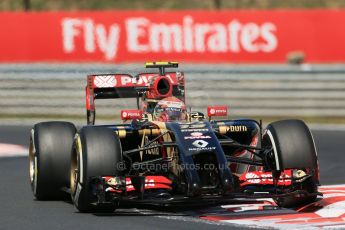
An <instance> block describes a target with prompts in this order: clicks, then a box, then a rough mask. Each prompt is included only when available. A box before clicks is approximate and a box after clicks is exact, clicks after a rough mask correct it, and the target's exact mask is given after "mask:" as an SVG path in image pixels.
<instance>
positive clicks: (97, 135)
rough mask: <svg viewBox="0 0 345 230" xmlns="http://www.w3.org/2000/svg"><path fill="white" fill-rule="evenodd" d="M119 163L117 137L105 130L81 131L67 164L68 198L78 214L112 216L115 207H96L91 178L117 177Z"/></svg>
mask: <svg viewBox="0 0 345 230" xmlns="http://www.w3.org/2000/svg"><path fill="white" fill-rule="evenodd" d="M121 161H122V149H121V142H120V140H119V137H118V136H117V135H116V134H115V133H114V132H113V131H112V130H111V129H109V128H104V127H92V126H90V127H84V128H82V129H81V130H80V133H79V135H77V137H76V140H75V147H74V152H73V155H72V161H71V171H70V173H71V174H70V177H71V180H70V181H71V185H70V187H71V195H72V200H73V203H74V205H75V207H76V208H77V209H78V210H79V211H80V212H113V211H114V210H115V208H116V205H115V204H108V205H105V206H96V205H94V204H93V203H95V202H97V197H96V196H95V195H94V194H93V192H92V189H91V183H90V182H91V181H90V178H91V177H97V176H107V175H108V176H118V175H120V173H121V172H120V171H119V170H118V169H117V164H118V163H119V162H121Z"/></svg>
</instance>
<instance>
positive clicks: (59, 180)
mask: <svg viewBox="0 0 345 230" xmlns="http://www.w3.org/2000/svg"><path fill="white" fill-rule="evenodd" d="M75 133H76V128H75V126H74V125H73V124H72V123H69V122H58V121H56V122H42V123H38V124H36V125H35V126H34V127H33V129H32V130H31V136H30V147H29V175H30V184H31V188H32V191H33V194H34V196H35V197H36V199H37V200H49V199H63V198H65V195H66V194H65V193H64V192H62V190H61V188H63V187H66V188H67V187H68V186H69V170H68V169H69V165H70V160H71V155H72V146H73V140H74V135H75Z"/></svg>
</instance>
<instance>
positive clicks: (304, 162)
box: [263, 120, 319, 208]
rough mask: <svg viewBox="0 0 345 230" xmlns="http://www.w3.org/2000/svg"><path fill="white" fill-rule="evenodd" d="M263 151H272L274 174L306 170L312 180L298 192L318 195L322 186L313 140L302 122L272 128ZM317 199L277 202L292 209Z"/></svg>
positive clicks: (310, 197)
mask: <svg viewBox="0 0 345 230" xmlns="http://www.w3.org/2000/svg"><path fill="white" fill-rule="evenodd" d="M263 147H265V148H267V147H268V148H270V147H271V148H272V150H273V155H274V156H273V158H272V160H271V162H270V165H271V167H272V170H273V171H275V172H281V171H283V170H285V169H297V170H303V171H304V172H306V173H307V174H308V175H311V177H310V178H307V179H306V180H304V181H303V182H300V184H298V186H297V187H296V190H297V189H298V190H303V191H305V192H307V193H316V192H317V185H318V184H319V167H318V160H317V152H316V148H315V144H314V139H313V136H312V134H311V132H310V130H309V128H308V127H307V125H306V124H305V123H304V122H303V121H301V120H282V121H277V122H273V123H271V124H269V125H268V126H267V128H266V130H265V134H264V136H263ZM316 197H317V196H316V195H311V196H303V197H284V198H278V199H275V201H276V203H277V204H278V206H280V207H285V208H292V207H298V206H301V205H303V204H306V203H311V202H314V201H315V200H316Z"/></svg>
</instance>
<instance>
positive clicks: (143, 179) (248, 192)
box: [29, 62, 321, 212]
mask: <svg viewBox="0 0 345 230" xmlns="http://www.w3.org/2000/svg"><path fill="white" fill-rule="evenodd" d="M146 67H147V68H156V69H157V70H158V71H157V72H152V73H140V74H138V75H136V76H131V75H128V74H100V75H89V76H88V77H87V86H86V109H87V123H88V124H87V125H86V126H84V127H82V128H81V129H80V130H78V131H77V129H76V128H75V126H74V125H73V124H72V123H69V122H42V123H38V124H36V125H35V126H34V127H33V129H32V133H31V138H30V152H29V158H30V182H31V186H32V190H33V193H34V196H35V197H36V199H38V200H47V199H48V200H49V199H60V198H62V197H64V195H65V194H66V192H67V193H70V194H71V196H72V200H73V203H74V204H75V206H76V208H77V209H78V210H79V211H80V212H97V211H101V212H111V211H113V210H114V209H116V208H117V207H119V206H121V205H122V204H123V203H126V202H129V203H138V204H157V205H176V204H183V205H187V204H208V203H221V202H223V203H228V202H245V200H246V198H248V199H251V198H273V199H274V200H275V201H276V203H277V204H278V205H279V206H281V207H297V206H299V205H304V204H306V203H310V202H314V201H315V200H316V199H317V197H318V195H321V194H320V193H319V192H318V185H319V170H318V160H317V153H316V149H315V144H314V140H313V137H312V134H311V132H310V130H309V128H308V127H307V126H306V124H305V123H304V122H303V121H300V120H281V121H276V122H273V123H271V124H269V125H268V126H267V127H266V128H264V129H263V128H262V124H261V121H259V122H258V121H256V120H251V119H236V120H229V119H219V120H218V119H213V118H214V117H218V118H219V117H227V107H226V106H209V107H208V108H207V113H208V114H207V115H208V117H207V118H206V116H205V115H204V114H203V113H201V112H196V111H190V110H188V109H187V108H186V105H185V84H184V74H183V73H182V72H178V71H173V72H168V71H166V68H176V67H178V64H177V63H176V62H150V63H146ZM109 98H120V99H121V98H133V99H134V100H137V108H136V109H124V110H122V111H121V118H122V120H123V122H122V123H120V124H110V125H95V124H94V123H95V117H96V113H95V111H96V110H95V99H109ZM239 198H240V199H239Z"/></svg>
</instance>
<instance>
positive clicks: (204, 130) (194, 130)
mask: <svg viewBox="0 0 345 230" xmlns="http://www.w3.org/2000/svg"><path fill="white" fill-rule="evenodd" d="M207 131H208V129H206V128H205V129H181V132H183V133H186V132H207Z"/></svg>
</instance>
